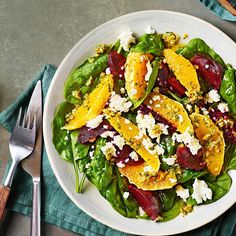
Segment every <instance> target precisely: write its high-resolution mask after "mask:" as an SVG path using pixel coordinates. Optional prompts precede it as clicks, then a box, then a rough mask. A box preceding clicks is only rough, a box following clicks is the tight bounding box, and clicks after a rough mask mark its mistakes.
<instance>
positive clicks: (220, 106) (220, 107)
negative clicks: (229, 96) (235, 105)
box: [217, 102, 229, 113]
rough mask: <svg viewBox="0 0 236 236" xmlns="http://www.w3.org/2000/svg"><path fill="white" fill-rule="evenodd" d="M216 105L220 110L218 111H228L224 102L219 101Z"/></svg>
mask: <svg viewBox="0 0 236 236" xmlns="http://www.w3.org/2000/svg"><path fill="white" fill-rule="evenodd" d="M217 107H218V109H219V110H220V112H222V113H225V112H228V111H229V107H228V104H227V103H225V102H221V103H219V104H218V106H217Z"/></svg>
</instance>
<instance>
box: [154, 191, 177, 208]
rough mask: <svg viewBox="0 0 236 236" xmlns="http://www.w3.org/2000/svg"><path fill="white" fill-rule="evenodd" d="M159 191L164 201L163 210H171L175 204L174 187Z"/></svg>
mask: <svg viewBox="0 0 236 236" xmlns="http://www.w3.org/2000/svg"><path fill="white" fill-rule="evenodd" d="M158 193H159V196H160V199H161V203H162V210H163V211H168V210H170V209H171V208H172V207H173V205H174V202H175V197H176V192H175V191H174V190H173V189H165V190H160V191H158Z"/></svg>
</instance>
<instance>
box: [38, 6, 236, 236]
mask: <svg viewBox="0 0 236 236" xmlns="http://www.w3.org/2000/svg"><path fill="white" fill-rule="evenodd" d="M146 13H167V14H172V15H177V16H182V17H185V18H189V19H192V20H194V21H198V22H200V23H201V24H205V25H206V26H208V27H210V28H212V29H214V30H215V31H217V32H218V33H220V34H221V35H222V36H223V37H225V38H227V39H228V40H230V41H231V42H232V43H233V44H235V46H236V42H234V41H233V40H232V39H231V38H230V37H229V36H228V35H227V34H226V33H224V32H223V31H222V30H220V29H219V28H217V27H216V26H214V25H213V24H211V23H209V22H207V21H205V20H203V19H200V18H198V17H196V16H193V15H190V14H186V13H182V12H176V11H169V10H144V11H135V12H132V13H128V14H124V15H121V16H119V17H116V18H113V19H111V20H108V21H106V22H104V23H102V24H100V25H99V26H97V27H95V28H94V29H92V30H91V31H89V32H88V33H87V34H86V35H85V36H83V37H82V38H81V39H80V40H79V41H78V42H77V43H76V44H75V45H74V46H73V47H72V48H71V49H70V50H69V52H68V53H67V54H66V55H65V57H64V58H63V60H62V61H61V63H60V64H59V66H58V68H57V70H56V72H55V74H54V76H53V79H52V81H51V83H50V86H49V88H48V91H47V95H46V99H45V103H44V113H43V138H44V145H45V150H46V153H47V156H48V160H49V163H50V166H51V168H52V170H53V173H54V175H55V177H56V179H57V181H58V183H59V185H60V186H61V188H62V189H63V191H64V192H65V193H66V195H67V196H68V197H69V198H70V200H72V202H73V203H74V204H75V205H76V206H77V207H79V208H80V209H81V210H82V211H84V212H85V213H86V214H88V215H89V216H90V217H92V218H93V219H95V220H97V221H98V222H101V223H102V224H104V225H106V226H108V227H111V228H113V229H115V230H118V231H120V232H125V233H129V234H133V233H134V232H132V231H127V230H123V229H120V228H119V227H118V226H117V225H116V224H107V222H106V221H105V220H103V219H100V218H99V217H97V216H96V215H94V214H93V213H91V212H89V213H88V212H87V211H86V210H85V208H84V207H83V206H82V205H79V204H78V202H77V200H76V199H75V198H74V196H73V195H71V193H70V191H69V190H68V189H67V187H66V185H65V184H64V183H63V179H62V178H61V177H60V173H59V172H58V170H57V169H56V168H55V166H54V165H53V158H52V157H51V156H52V155H51V152H50V147H49V142H52V140H49V139H48V135H47V134H48V132H49V131H47V127H46V123H47V120H46V115H47V114H48V112H49V109H50V107H49V102H50V99H49V98H50V96H49V95H48V94H51V92H52V90H53V87H54V85H55V83H56V78H57V77H58V75H60V73H61V70H62V67H63V64H64V63H65V62H66V61H67V60H68V58H70V57H71V55H72V54H73V53H74V51H75V50H76V48H77V47H78V46H79V45H80V44H81V43H83V42H84V41H86V40H87V38H89V37H90V36H91V35H92V34H94V32H96V31H99V29H100V28H103V27H104V26H106V25H108V24H111V23H112V22H115V21H118V20H120V19H122V18H125V17H128V16H138V15H142V14H146ZM50 126H51V124H50ZM49 153H50V154H49ZM235 203H236V199H235V201H234V202H232V203H231V204H229V205H228V206H227V208H226V209H224V210H222V211H220V212H219V213H218V214H216V215H215V216H214V217H212V218H210V219H208V220H207V221H206V222H205V223H204V224H200V225H198V224H195V225H194V226H193V227H192V228H191V229H187V228H186V229H183V230H182V231H178V232H174V233H170V234H169V233H168V235H173V234H178V233H184V232H188V231H191V230H194V229H197V228H199V227H201V226H203V225H206V224H208V223H209V222H211V221H213V220H215V219H216V218H217V217H219V216H220V215H222V214H223V213H224V212H226V211H227V210H228V209H229V208H230V207H232V206H233V205H234V204H235ZM114 211H115V210H114ZM135 234H137V235H143V234H141V233H137V232H135ZM146 235H150V236H153V234H152V233H150V234H149V233H147V234H146ZM162 235H167V234H162Z"/></svg>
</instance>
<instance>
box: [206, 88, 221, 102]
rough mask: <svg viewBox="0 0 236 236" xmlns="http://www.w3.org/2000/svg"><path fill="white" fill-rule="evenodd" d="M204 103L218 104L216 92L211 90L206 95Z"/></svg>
mask: <svg viewBox="0 0 236 236" xmlns="http://www.w3.org/2000/svg"><path fill="white" fill-rule="evenodd" d="M205 101H206V102H208V103H213V102H219V101H220V95H219V94H218V92H217V90H215V89H212V90H211V91H210V92H209V93H207V94H206V97H205Z"/></svg>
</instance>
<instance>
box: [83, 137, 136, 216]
mask: <svg viewBox="0 0 236 236" xmlns="http://www.w3.org/2000/svg"><path fill="white" fill-rule="evenodd" d="M105 143H106V139H103V138H99V139H98V140H97V141H96V149H95V152H94V158H93V159H92V161H91V165H90V166H89V168H88V169H87V171H86V176H87V178H88V179H89V180H90V181H91V182H92V183H93V184H94V185H95V186H96V187H97V189H98V190H99V192H100V193H101V195H102V196H103V197H104V198H106V199H107V200H108V201H109V202H110V204H111V206H112V207H113V208H114V209H115V210H116V211H118V212H119V213H120V214H122V215H124V216H126V217H136V215H137V212H138V205H137V203H136V202H135V201H134V199H133V198H132V197H131V196H130V197H128V198H127V199H124V197H123V194H124V192H125V191H127V184H128V183H127V182H126V181H125V179H123V178H122V177H121V176H120V173H119V171H118V170H117V168H116V166H113V165H112V164H111V163H110V162H109V161H108V160H106V158H105V156H104V155H103V153H102V151H101V147H102V146H104V145H105Z"/></svg>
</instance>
